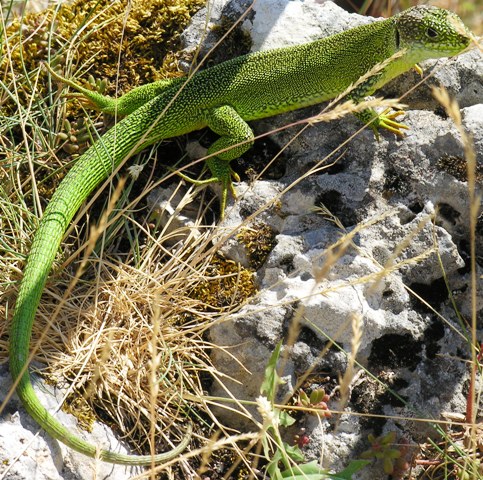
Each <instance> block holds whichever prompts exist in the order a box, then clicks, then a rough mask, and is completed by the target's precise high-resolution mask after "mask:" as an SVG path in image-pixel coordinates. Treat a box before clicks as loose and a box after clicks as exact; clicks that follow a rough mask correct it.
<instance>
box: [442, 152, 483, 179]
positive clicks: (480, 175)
mask: <svg viewBox="0 0 483 480" xmlns="http://www.w3.org/2000/svg"><path fill="white" fill-rule="evenodd" d="M436 166H437V167H438V169H439V170H442V171H443V172H446V173H449V174H450V175H452V176H453V177H455V178H456V179H457V180H459V181H460V182H466V181H467V179H468V178H467V176H468V172H467V165H466V159H465V158H464V157H461V156H455V155H443V156H442V157H441V158H440V159H439V160H438V163H437V165H436ZM476 181H477V182H479V183H481V182H483V168H482V167H481V165H477V168H476Z"/></svg>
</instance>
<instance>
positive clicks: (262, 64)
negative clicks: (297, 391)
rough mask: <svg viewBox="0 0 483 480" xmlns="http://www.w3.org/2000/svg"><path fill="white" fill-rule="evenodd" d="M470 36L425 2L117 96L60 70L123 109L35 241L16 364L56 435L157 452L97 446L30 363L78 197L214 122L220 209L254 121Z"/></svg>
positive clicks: (14, 344)
mask: <svg viewBox="0 0 483 480" xmlns="http://www.w3.org/2000/svg"><path fill="white" fill-rule="evenodd" d="M470 38H471V35H470V33H469V32H468V30H466V28H465V27H464V25H463V23H462V22H461V20H460V19H459V18H458V16H456V15H455V14H453V13H451V12H448V11H446V10H442V9H438V8H435V7H425V6H420V7H413V8H410V9H408V10H406V11H404V12H402V13H400V14H397V15H395V16H393V17H391V18H388V19H386V20H382V21H377V22H374V23H371V24H369V25H363V26H360V27H357V28H354V29H351V30H348V31H345V32H342V33H339V34H336V35H333V36H331V37H328V38H324V39H321V40H317V41H315V42H312V43H308V44H304V45H299V46H293V47H288V48H281V49H276V50H269V51H264V52H258V53H253V54H249V55H245V56H242V57H238V58H235V59H233V60H229V61H227V62H224V63H222V64H220V65H216V66H214V67H211V68H209V69H206V70H204V71H200V72H198V73H196V74H195V75H193V76H192V77H190V78H188V79H175V80H170V81H160V82H155V83H152V84H149V85H145V86H141V87H139V88H136V89H134V90H132V91H131V92H129V93H127V94H126V95H124V96H122V97H120V98H119V99H112V98H109V97H105V96H103V95H100V94H98V93H95V92H92V91H90V90H87V89H84V88H83V87H80V86H78V85H76V84H75V83H73V82H71V81H69V80H66V79H62V78H61V79H62V81H64V82H65V83H66V84H68V85H70V86H72V87H73V88H75V89H77V90H78V91H80V92H81V93H82V94H83V95H85V96H86V97H87V99H88V100H89V101H90V102H92V103H93V104H94V105H96V106H97V107H98V108H99V109H100V110H101V111H103V112H108V113H116V114H117V115H120V116H125V118H124V119H123V120H121V121H120V122H119V123H118V124H117V125H116V126H115V127H113V128H112V129H110V130H109V131H108V132H107V133H106V134H105V135H104V136H103V137H102V138H101V139H100V140H99V141H97V142H96V143H95V144H94V145H93V146H92V147H90V148H89V149H88V150H87V151H86V152H85V153H84V154H83V155H82V156H81V157H80V158H79V159H78V160H77V163H76V164H75V165H74V167H73V168H72V169H71V170H70V172H69V173H68V174H67V175H66V177H65V178H64V180H63V181H62V182H61V184H60V185H59V187H58V189H57V190H56V192H55V193H54V195H53V196H52V199H51V200H50V203H49V205H48V207H47V208H46V210H45V213H44V215H43V217H42V219H41V221H40V225H39V227H38V230H37V233H36V235H35V238H34V240H33V243H32V247H31V251H30V255H29V258H28V261H27V265H26V267H25V271H24V276H23V280H22V282H21V284H20V289H19V293H18V298H17V304H16V308H15V313H14V317H13V321H12V327H11V336H10V369H11V373H12V377H13V379H14V380H18V384H17V394H18V396H19V397H20V399H21V401H22V403H23V405H24V406H25V409H26V410H27V412H28V413H29V414H30V415H31V416H32V417H33V418H34V419H35V420H36V421H37V423H38V424H39V425H40V426H41V427H42V428H43V429H45V431H46V432H47V433H48V434H49V435H51V436H52V437H54V438H56V439H58V440H60V441H61V442H63V443H65V444H66V445H68V446H69V447H71V448H72V449H74V450H77V451H79V452H81V453H83V454H86V455H88V456H91V457H94V456H96V455H99V458H101V459H102V460H105V461H107V462H112V463H121V464H133V465H134V464H136V465H142V464H151V462H152V461H153V458H152V457H150V456H129V455H121V454H118V453H114V452H111V451H105V450H99V451H98V450H97V449H96V447H95V446H94V445H91V444H89V443H87V442H85V441H83V440H81V439H80V438H78V437H76V436H74V435H73V434H72V433H71V432H69V431H68V430H67V429H66V428H65V427H64V426H63V425H62V424H61V423H60V422H58V421H57V420H56V419H55V418H54V417H53V416H52V415H51V414H50V413H48V411H47V410H46V409H45V408H44V407H43V406H42V405H41V404H40V402H39V399H38V398H37V396H36V395H35V392H34V390H33V388H32V384H31V381H30V376H29V373H28V370H27V366H28V365H27V364H28V358H29V349H30V337H31V331H32V324H33V321H34V317H35V312H36V310H37V307H38V304H39V302H40V298H41V294H42V290H43V289H44V286H45V283H46V279H47V276H48V274H49V271H50V269H51V266H52V263H53V260H54V257H55V255H56V253H57V250H58V248H59V245H60V242H61V240H62V237H63V235H64V233H65V231H66V229H67V227H68V225H69V222H70V221H71V219H72V217H73V216H74V214H75V213H76V211H77V210H78V209H79V207H80V206H81V204H82V203H83V202H84V201H85V200H86V199H87V197H88V196H89V194H90V193H91V192H92V191H93V190H94V189H95V188H96V187H97V186H98V185H99V183H100V182H101V181H102V180H103V179H105V178H107V176H108V175H109V174H110V173H111V172H112V171H113V170H114V169H115V168H116V167H117V166H118V165H119V164H120V163H121V162H122V161H123V160H125V159H126V158H127V157H128V156H130V155H132V154H133V153H135V152H138V151H140V150H141V149H142V148H144V147H146V146H147V145H149V144H152V143H154V142H157V141H159V140H162V139H165V138H170V137H174V136H178V135H183V134H185V133H188V132H191V131H193V130H198V129H201V128H204V127H209V128H210V129H211V130H213V131H214V132H215V133H217V134H218V135H220V138H219V139H218V140H217V141H215V142H214V143H213V145H211V147H210V148H209V149H208V155H211V157H210V158H209V159H208V160H207V165H208V167H209V170H210V171H211V174H212V177H211V178H209V179H208V180H205V181H204V183H209V182H219V183H220V184H221V190H222V192H221V201H220V203H221V211H222V214H223V211H224V208H225V205H226V200H227V195H228V192H230V191H231V192H233V185H232V179H237V176H236V175H235V174H234V172H233V171H232V170H231V168H230V161H231V160H233V159H235V158H237V157H239V156H240V155H242V154H243V153H244V152H246V151H247V150H248V149H249V148H250V147H251V145H252V143H253V138H254V137H253V132H252V130H251V129H250V127H249V126H248V124H247V123H246V122H247V121H249V120H255V119H259V118H264V117H268V116H272V115H276V114H279V113H283V112H287V111H290V110H294V109H297V108H300V107H304V106H308V105H313V104H316V103H319V102H322V101H325V100H328V99H332V98H334V97H336V96H338V95H339V94H341V93H342V92H344V91H345V90H346V89H347V88H348V87H349V86H350V85H351V84H353V83H354V82H356V81H357V80H358V79H359V78H360V77H362V76H363V75H364V74H366V73H367V72H368V71H369V70H371V69H372V68H373V67H374V66H375V65H376V64H379V63H381V62H384V61H386V60H388V59H389V58H391V57H392V56H393V55H394V54H395V53H396V52H401V55H400V56H399V57H398V58H395V59H394V60H393V61H390V62H388V64H387V65H386V66H384V68H383V69H382V70H381V71H379V72H378V73H376V74H375V75H373V76H371V77H369V78H368V79H367V80H365V81H364V82H362V83H361V84H359V86H358V87H357V88H356V89H355V90H353V91H352V92H351V93H350V94H349V96H350V98H352V99H353V100H354V101H356V102H357V101H360V100H361V99H362V98H363V97H365V96H367V95H370V94H372V93H373V92H374V91H375V90H376V89H377V88H379V87H381V86H382V85H384V84H385V83H387V82H388V81H389V80H391V79H393V78H394V77H396V76H398V75H399V74H401V73H403V72H405V71H407V70H409V69H410V68H412V67H414V66H416V64H417V63H418V62H420V61H422V60H425V59H428V58H439V57H447V56H453V55H456V54H458V53H460V52H461V51H462V50H464V49H465V48H466V47H467V46H468V45H469V43H470ZM396 115H397V113H396V114H395V113H390V114H380V115H378V114H377V113H376V112H375V111H373V110H366V111H364V112H363V113H362V114H360V115H359V117H360V118H361V119H362V120H363V121H365V122H366V123H369V122H372V126H373V128H374V129H375V130H376V131H377V129H380V128H385V129H387V130H389V131H392V132H394V133H400V129H401V128H405V126H404V125H402V124H400V123H397V122H396V121H395V120H394V118H395V117H396ZM217 152H218V153H217ZM189 436H190V434H189V433H188V435H187V436H186V438H185V439H184V440H183V441H182V442H181V444H180V445H178V446H177V447H176V448H174V449H173V450H171V451H168V452H166V453H163V454H160V455H158V456H155V457H154V461H155V462H162V461H165V460H167V459H171V458H174V457H175V456H177V455H178V454H179V453H180V452H181V451H182V450H183V449H184V448H185V447H186V445H187V443H188V440H189Z"/></svg>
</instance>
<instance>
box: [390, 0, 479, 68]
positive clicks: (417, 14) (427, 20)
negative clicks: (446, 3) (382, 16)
mask: <svg viewBox="0 0 483 480" xmlns="http://www.w3.org/2000/svg"><path fill="white" fill-rule="evenodd" d="M394 22H395V27H396V43H397V44H398V47H399V48H407V49H408V55H409V56H410V57H411V58H413V59H414V60H415V61H416V62H420V61H422V60H426V59H428V58H439V57H451V56H453V55H457V54H458V53H460V52H461V51H462V50H464V49H465V48H466V47H468V45H469V44H470V40H471V33H470V31H469V30H468V29H467V28H466V27H465V25H464V24H463V22H462V21H461V19H460V18H459V17H458V15H456V14H454V13H453V12H450V11H448V10H444V9H442V8H436V7H428V6H418V7H413V8H409V9H408V10H405V11H404V12H401V13H400V14H398V15H395V17H394Z"/></svg>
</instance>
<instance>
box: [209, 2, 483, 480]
mask: <svg viewBox="0 0 483 480" xmlns="http://www.w3.org/2000/svg"><path fill="white" fill-rule="evenodd" d="M226 8H228V7H226ZM294 12H297V13H296V14H294ZM262 19H263V20H262ZM367 21H370V19H367V18H364V19H362V18H361V17H359V16H357V15H349V14H347V13H346V12H344V11H342V10H341V9H339V8H338V7H336V6H335V5H334V4H332V3H330V2H327V3H325V4H323V5H320V4H318V3H317V2H285V1H273V2H272V1H268V0H267V1H266V2H265V1H264V2H259V3H258V4H255V6H254V7H253V12H252V14H251V16H250V18H248V19H247V20H246V21H245V23H244V27H245V28H247V29H248V31H250V33H251V35H252V40H253V45H255V46H256V48H265V46H267V45H269V48H275V47H277V46H282V45H285V44H287V43H289V41H288V39H294V38H297V39H298V38H302V37H303V41H309V40H310V39H314V38H317V37H318V36H320V32H330V33H335V31H340V30H342V29H344V28H348V27H350V26H355V25H358V24H359V23H360V22H367ZM267 22H268V23H270V22H271V26H273V35H272V29H268V28H266V24H267ZM257 25H264V26H265V27H260V30H258V29H257ZM269 32H270V33H269ZM279 42H280V43H279ZM422 67H423V69H424V70H425V72H428V71H434V75H433V76H432V77H431V78H430V79H429V80H428V83H427V84H425V85H424V86H423V87H422V88H419V89H417V90H416V91H415V92H414V93H412V94H411V95H410V96H409V97H408V98H406V99H405V100H404V101H405V102H407V103H408V104H409V108H408V110H407V113H406V115H405V116H404V118H403V120H402V121H403V122H404V123H405V124H407V125H408V126H409V127H410V130H409V131H408V133H407V134H406V135H405V136H404V138H396V137H395V136H394V135H392V134H390V133H387V132H385V133H382V135H381V139H380V141H379V142H378V141H376V140H375V138H374V135H373V134H372V132H371V131H370V130H369V129H366V130H364V131H363V132H361V133H360V134H359V135H357V136H356V137H355V138H352V139H351V140H350V141H349V142H347V143H344V142H346V140H347V139H348V138H349V137H350V136H351V135H352V134H353V133H354V132H355V131H356V130H357V129H358V128H359V127H360V124H359V123H358V121H357V120H356V119H354V118H350V117H346V118H344V119H341V120H337V121H332V122H330V123H323V124H317V125H315V126H312V127H309V128H308V129H306V130H304V131H303V132H302V133H301V134H300V135H299V136H297V137H296V138H295V140H294V138H293V137H294V136H295V133H296V131H297V129H294V128H292V129H287V130H283V131H281V132H278V133H276V134H273V135H272V136H271V137H270V138H271V140H272V141H274V142H275V146H273V145H272V146H271V147H270V148H271V152H272V156H267V157H266V162H267V163H268V162H269V161H271V159H272V157H273V156H274V154H275V153H278V151H279V150H281V149H282V148H283V153H282V154H281V156H280V157H278V158H277V159H276V160H275V162H276V167H273V168H272V169H271V170H270V169H269V170H268V174H267V175H266V177H268V178H266V179H265V180H262V181H260V180H259V181H256V182H254V183H250V184H248V183H242V184H239V185H238V187H237V193H238V197H239V198H238V199H237V201H236V202H235V203H234V204H233V207H232V208H228V209H227V212H228V215H227V218H226V220H225V225H226V226H235V225H238V224H240V222H243V221H245V222H246V221H247V220H246V219H247V218H248V223H247V224H248V225H252V226H253V228H257V227H256V225H257V223H265V224H268V225H270V226H271V227H272V228H273V229H274V230H275V231H276V232H277V235H276V246H275V247H274V248H273V250H272V251H271V253H270V254H269V256H268V258H267V259H266V261H265V263H264V265H263V266H262V267H261V268H260V269H258V271H257V272H256V278H257V281H258V284H259V286H260V293H259V295H258V297H257V298H256V299H255V300H254V301H252V302H251V303H250V304H249V305H247V306H245V307H243V309H242V310H241V311H240V312H239V313H238V314H237V315H236V316H235V317H231V318H229V319H227V320H226V321H225V322H222V323H220V324H219V325H217V326H216V327H214V328H212V329H211V339H212V340H213V342H214V343H216V344H219V345H223V346H226V347H227V352H228V353H225V352H223V351H220V350H216V351H214V353H213V355H212V357H213V361H214V363H215V366H216V367H217V368H218V369H219V370H221V371H222V372H223V373H225V374H226V375H227V379H225V380H224V387H221V386H220V385H219V384H218V383H216V384H214V386H213V389H212V391H211V394H212V395H214V396H226V395H227V394H226V391H225V388H229V391H230V393H231V395H232V396H233V397H235V398H238V399H245V400H251V401H253V400H254V399H255V398H256V397H257V396H258V395H259V392H260V385H261V383H262V380H263V375H264V370H265V367H266V365H267V362H268V359H269V356H270V354H271V352H272V351H273V349H274V348H275V345H276V344H277V342H279V341H280V340H283V339H284V340H286V339H287V337H288V336H289V333H290V331H291V330H290V329H291V326H292V325H293V323H294V322H297V324H298V326H299V328H300V332H299V334H298V336H297V337H296V339H295V343H294V344H293V346H291V347H285V353H286V354H287V355H288V361H287V363H286V365H285V370H284V372H283V375H284V378H285V379H286V380H287V382H288V383H287V384H286V385H285V387H284V388H285V390H284V393H285V392H286V391H287V390H288V391H290V389H293V388H294V386H295V385H296V383H297V379H298V378H299V376H300V374H301V373H303V372H305V371H306V370H307V369H309V368H311V369H313V373H316V374H319V375H320V377H324V376H326V377H327V378H328V380H327V382H326V383H324V382H322V383H321V384H320V385H321V386H325V387H326V389H327V390H328V391H330V390H331V387H330V385H331V383H330V382H331V381H334V383H336V380H337V378H338V377H339V376H341V375H343V373H344V371H345V368H346V365H347V361H348V360H347V358H348V356H349V355H350V351H351V342H352V340H353V333H352V329H351V322H352V319H353V318H354V316H357V317H359V318H360V319H361V323H362V338H361V344H360V347H359V351H358V354H357V361H358V362H359V363H360V365H361V367H363V368H364V369H367V371H368V372H370V374H372V375H374V377H375V378H376V379H377V380H374V379H373V378H371V376H370V374H368V373H365V371H363V370H361V371H360V372H359V374H358V376H357V378H356V379H355V380H354V381H353V383H352V394H351V396H350V400H349V403H348V405H347V406H345V411H346V414H344V415H343V416H342V417H338V416H334V418H333V419H325V420H322V421H321V420H320V419H317V418H314V417H304V418H303V419H301V420H299V423H298V424H297V426H298V428H302V427H303V428H306V432H307V434H308V435H309V438H310V440H311V441H310V443H309V445H308V446H307V447H306V451H307V453H308V457H312V458H320V457H321V456H322V458H323V464H324V466H326V467H328V468H333V469H341V468H343V467H344V466H346V465H347V463H348V460H349V459H353V458H357V455H358V454H359V453H360V452H361V451H363V450H365V449H367V448H368V446H369V444H368V442H367V435H368V433H374V434H375V435H379V434H384V433H385V432H388V431H395V432H396V433H397V435H398V438H399V439H400V438H405V441H406V440H407V441H409V443H412V442H422V441H424V440H425V439H426V438H427V437H428V436H430V437H435V436H436V432H435V430H434V428H433V427H432V426H431V425H430V424H429V423H424V422H417V421H409V420H405V419H403V418H425V419H430V418H434V419H441V415H442V412H444V411H450V412H456V413H464V411H465V406H466V397H465V396H466V394H467V387H468V368H467V365H466V364H465V362H464V361H463V359H464V358H468V355H469V352H470V349H469V347H468V344H467V343H466V340H465V339H464V337H463V335H462V326H461V324H460V322H459V320H458V317H457V314H456V313H455V308H454V306H453V305H452V302H451V299H450V292H451V295H452V296H453V299H454V302H455V306H456V308H457V309H458V310H459V311H460V312H461V314H462V316H463V318H464V319H465V320H469V319H470V316H471V302H470V295H471V288H470V283H469V282H470V276H469V238H470V233H469V232H470V230H469V197H468V187H467V182H466V178H465V173H464V172H465V162H464V148H463V144H462V139H461V135H460V133H459V132H458V130H457V128H456V127H455V125H454V124H453V122H452V121H451V120H450V119H449V118H448V117H447V116H446V115H445V113H444V111H443V109H442V108H441V106H440V105H439V104H438V103H437V102H436V100H435V99H434V98H433V97H432V96H431V90H430V88H429V86H428V84H429V85H437V86H444V87H445V88H446V89H447V90H448V91H449V92H450V94H452V95H453V96H454V97H455V98H456V99H457V100H458V102H459V103H460V105H461V115H462V119H463V120H462V121H463V127H464V129H465V131H466V132H467V133H468V134H470V136H471V137H472V138H473V142H474V148H475V151H476V157H477V163H478V169H479V171H480V172H481V168H482V163H483V145H482V143H483V105H482V103H481V102H482V99H483V60H482V58H481V56H480V54H479V53H478V52H477V51H476V50H473V51H470V52H468V53H465V54H463V55H461V56H459V57H457V58H454V59H451V60H448V59H441V60H437V61H436V60H435V61H428V62H425V63H424V64H423V65H422ZM419 80H420V78H419V77H418V75H417V74H416V73H415V72H409V73H408V74H407V75H404V76H403V77H401V78H399V79H396V80H395V81H393V82H391V83H390V84H389V85H387V86H386V87H385V89H384V92H385V93H386V95H390V96H392V97H397V96H399V95H401V94H403V93H404V92H406V91H407V90H408V89H409V88H411V87H412V86H414V85H415V84H416V83H417V82H418V81H419ZM320 110H321V107H312V108H310V109H305V110H303V111H298V112H294V113H291V114H288V115H284V116H279V117H275V118H269V119H266V120H263V121H260V122H256V123H254V129H255V133H256V134H260V133H263V132H266V131H269V130H271V129H275V128H278V127H281V126H283V125H286V124H288V123H290V122H291V121H297V120H300V119H302V118H307V117H310V116H311V115H315V114H317V113H318V112H319V111H320ZM298 129H300V127H298ZM261 142H262V143H263V142H265V140H262V141H261ZM289 142H290V143H289ZM341 145H343V146H342V148H340V146H341ZM262 148H265V149H266V145H265V144H264V145H263V146H262ZM256 149H257V146H255V149H254V150H255V153H254V150H250V151H249V152H247V153H246V154H245V155H244V157H245V158H247V159H249V158H252V156H256V155H257V153H256ZM334 152H335V153H334ZM333 162H335V163H333ZM247 163H248V164H250V162H249V161H247ZM332 163H333V164H332ZM280 164H282V167H280ZM324 165H326V166H327V167H326V168H325V169H321V170H320V171H318V172H316V173H313V174H311V175H309V176H307V177H306V178H303V179H302V180H300V179H301V177H302V176H304V175H305V174H306V172H308V171H309V170H310V169H311V168H313V167H314V166H324ZM264 166H265V165H264V164H263V162H261V163H260V165H254V166H253V168H254V169H255V170H256V169H257V168H259V170H261V169H262V168H263V167H264ZM277 168H278V171H280V169H281V170H282V174H277V173H275V174H273V175H272V176H273V177H276V178H274V179H271V178H270V176H271V174H270V172H271V171H275V170H277ZM479 182H481V173H480V176H479ZM480 187H481V183H480V184H479V185H478V189H479V188H480ZM478 191H479V190H478ZM264 205H268V208H266V209H265V210H264V211H263V212H262V213H260V214H256V217H255V218H252V217H251V215H252V214H254V213H255V212H257V211H258V210H259V209H260V208H261V207H263V206H264ZM321 207H324V208H326V209H327V210H328V211H329V212H330V215H329V214H327V212H326V213H325V214H323V213H322V211H321ZM332 215H333V216H332ZM337 222H338V223H337ZM481 227H482V222H481V216H480V219H479V223H478V225H477V252H478V251H481V245H482V238H481V230H482V228H481ZM354 230H355V231H354ZM351 232H353V237H352V238H351V240H352V242H353V243H352V245H350V246H348V247H347V249H345V250H343V251H342V252H341V253H340V256H339V257H338V258H337V260H335V261H332V260H331V254H332V253H333V251H334V250H333V248H332V246H333V245H334V243H335V242H337V241H338V240H339V239H340V238H341V236H342V235H343V234H345V233H351ZM244 249H245V247H243V246H242V245H240V243H239V242H238V241H237V240H235V239H234V240H232V241H229V242H227V244H226V245H225V247H224V253H225V254H226V255H227V256H229V257H231V258H234V259H236V260H242V261H243V259H244V258H246V257H247V255H246V252H245V251H244ZM478 260H479V263H478V264H477V278H478V292H479V293H478V298H477V320H478V328H479V329H481V327H482V320H483V319H482V307H483V296H482V294H481V291H482V289H481V287H482V285H481V283H482V281H481V274H482V269H481V256H480V257H479V258H478ZM328 265H329V267H328V268H327V266H328ZM383 267H386V268H387V269H389V270H390V272H386V273H385V274H381V271H382V269H383ZM445 282H447V285H446V283H445ZM425 302H427V304H425ZM431 307H432V308H431ZM329 339H330V340H332V341H334V342H336V343H337V347H336V346H332V347H331V348H330V350H329V351H328V353H327V354H326V355H324V356H322V357H321V356H320V355H319V354H320V352H321V351H322V350H323V349H324V347H325V346H327V344H328V341H329ZM234 358H236V361H234ZM241 366H243V368H242V367H241ZM229 378H233V381H230V380H229ZM378 381H380V382H382V383H381V384H378V383H377V382H378ZM315 383H316V382H315ZM378 385H385V387H384V388H379V387H378ZM388 388H390V389H392V391H394V392H395V393H396V394H397V395H398V396H399V398H397V397H396V396H395V395H389V394H388V393H387V389H388ZM337 398H338V397H337V393H336V392H334V396H333V400H332V401H331V402H330V403H329V406H331V407H332V408H334V409H337V408H338V407H340V405H338V403H337ZM229 406H230V408H231V409H230V410H223V409H219V412H218V414H219V415H220V417H221V418H223V420H224V422H226V423H228V424H230V425H232V426H235V427H237V428H241V429H247V428H248V429H249V428H252V427H251V425H250V422H249V421H247V419H246V417H244V416H242V415H240V416H237V415H235V414H234V413H233V410H232V408H233V404H232V403H230V404H229ZM245 408H248V409H249V410H250V408H249V407H246V406H245ZM250 411H251V413H252V414H253V415H254V416H255V417H256V418H257V413H256V409H255V408H252V409H251V410H250ZM351 412H357V413H368V414H370V413H373V414H384V415H387V416H389V417H391V416H392V417H398V418H399V419H397V420H385V419H382V420H381V419H372V420H371V419H370V418H369V417H365V418H364V416H362V417H358V416H356V415H351V414H350V413H351ZM258 418H259V417H258ZM336 423H337V425H336ZM292 433H293V432H292ZM290 439H291V437H290V435H288V436H287V441H290ZM292 440H293V439H292ZM322 452H323V453H322ZM366 477H367V478H381V479H382V478H386V476H385V474H384V472H383V471H382V466H381V465H375V466H374V469H371V470H367V469H366V470H365V471H363V472H362V473H361V474H360V477H359V478H366Z"/></svg>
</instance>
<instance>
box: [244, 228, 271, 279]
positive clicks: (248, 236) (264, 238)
mask: <svg viewBox="0 0 483 480" xmlns="http://www.w3.org/2000/svg"><path fill="white" fill-rule="evenodd" d="M275 237H276V232H275V231H274V230H273V229H272V228H271V227H269V226H268V225H264V224H261V223H256V224H254V225H252V226H251V227H249V228H242V229H240V233H239V234H238V235H237V239H238V240H239V241H240V242H241V243H242V244H243V245H244V246H245V248H246V251H247V254H248V258H249V260H250V266H251V267H252V268H254V269H255V270H257V269H259V268H260V267H261V266H262V265H263V263H264V262H265V260H266V259H267V256H268V254H269V253H270V252H271V251H272V249H273V247H274V246H275V244H276V242H275Z"/></svg>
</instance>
